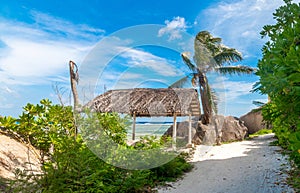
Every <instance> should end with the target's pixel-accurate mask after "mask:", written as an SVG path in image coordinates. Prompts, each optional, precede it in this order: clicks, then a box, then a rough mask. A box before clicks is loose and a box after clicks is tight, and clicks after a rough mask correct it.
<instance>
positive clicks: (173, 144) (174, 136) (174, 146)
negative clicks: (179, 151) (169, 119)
mask: <svg viewBox="0 0 300 193" xmlns="http://www.w3.org/2000/svg"><path fill="white" fill-rule="evenodd" d="M176 130H177V122H176V113H174V120H173V143H172V147H173V149H174V150H176V134H177V131H176Z"/></svg>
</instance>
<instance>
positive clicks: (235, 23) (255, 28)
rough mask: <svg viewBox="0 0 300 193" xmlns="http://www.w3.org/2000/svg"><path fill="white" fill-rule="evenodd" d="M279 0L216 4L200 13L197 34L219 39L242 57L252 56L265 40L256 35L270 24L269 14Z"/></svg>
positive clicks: (280, 2) (281, 2)
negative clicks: (213, 36)
mask: <svg viewBox="0 0 300 193" xmlns="http://www.w3.org/2000/svg"><path fill="white" fill-rule="evenodd" d="M282 4H283V1H282V0H239V1H234V2H230V3H224V2H220V3H218V4H217V5H214V6H213V7H211V8H209V9H206V10H204V11H203V12H202V13H201V14H200V15H199V16H198V17H197V19H196V21H195V22H196V23H199V24H200V27H201V30H203V29H206V30H208V31H211V32H212V34H214V35H216V36H219V37H221V38H222V39H223V41H224V43H225V44H227V45H229V46H230V47H234V48H236V49H238V50H239V51H241V52H242V53H243V54H244V55H245V57H248V56H256V55H257V54H258V53H260V48H261V47H262V45H263V44H264V42H265V40H262V39H261V35H260V31H262V27H263V26H264V25H266V24H273V23H274V20H273V15H272V13H273V12H274V11H275V9H276V8H278V7H279V6H280V5H282Z"/></svg>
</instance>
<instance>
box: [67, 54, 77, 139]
mask: <svg viewBox="0 0 300 193" xmlns="http://www.w3.org/2000/svg"><path fill="white" fill-rule="evenodd" d="M75 68H76V69H75ZM69 70H70V82H71V90H72V93H73V99H74V112H75V111H77V110H79V109H78V104H79V97H78V92H77V87H76V85H77V84H78V80H79V74H78V66H77V65H76V64H75V62H73V61H71V60H70V61H69ZM77 134H78V128H77V125H76V124H75V135H74V136H75V139H76V137H77Z"/></svg>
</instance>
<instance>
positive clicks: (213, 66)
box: [171, 31, 254, 124]
mask: <svg viewBox="0 0 300 193" xmlns="http://www.w3.org/2000/svg"><path fill="white" fill-rule="evenodd" d="M189 55H190V54H189V53H188V52H184V53H182V54H181V57H182V59H183V61H184V63H185V64H186V66H187V67H188V68H189V70H190V71H191V73H189V74H188V75H187V76H185V77H183V78H182V79H180V80H178V81H176V82H175V83H173V84H172V85H171V87H182V86H183V85H184V84H185V83H186V82H187V81H189V80H191V81H192V84H193V86H196V85H198V86H199V92H200V97H201V104H202V110H203V117H202V123H203V124H208V123H210V121H211V117H212V115H213V112H215V113H217V98H216V95H215V94H214V91H213V90H212V89H211V88H210V86H209V82H208V79H207V73H208V72H210V71H215V72H218V73H221V74H250V73H252V72H253V71H254V69H253V68H250V67H248V66H229V65H226V64H230V63H232V62H238V61H241V60H242V54H241V53H240V52H238V51H237V50H236V49H234V48H229V47H227V46H225V45H223V44H222V39H221V38H219V37H213V36H212V35H211V34H210V33H209V32H208V31H201V32H199V33H198V34H197V35H196V37H195V40H194V57H193V61H194V63H193V62H192V60H191V59H190V57H189Z"/></svg>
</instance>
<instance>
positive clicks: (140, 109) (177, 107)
mask: <svg viewBox="0 0 300 193" xmlns="http://www.w3.org/2000/svg"><path fill="white" fill-rule="evenodd" d="M86 106H87V107H89V108H91V109H92V110H94V111H96V112H101V113H103V112H118V113H123V114H129V115H131V116H132V117H133V119H134V124H133V140H134V138H135V134H134V132H135V119H136V117H155V116H164V117H171V116H172V117H174V126H175V127H173V128H174V129H176V116H190V117H191V116H200V104H199V99H198V93H197V90H195V89H186V88H159V89H153V88H134V89H120V90H110V91H107V92H105V93H104V94H102V95H99V96H97V97H96V98H95V99H94V100H92V101H90V102H89V103H88V104H87V105H86ZM173 133H175V135H176V131H175V132H173ZM175 138H176V136H175Z"/></svg>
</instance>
